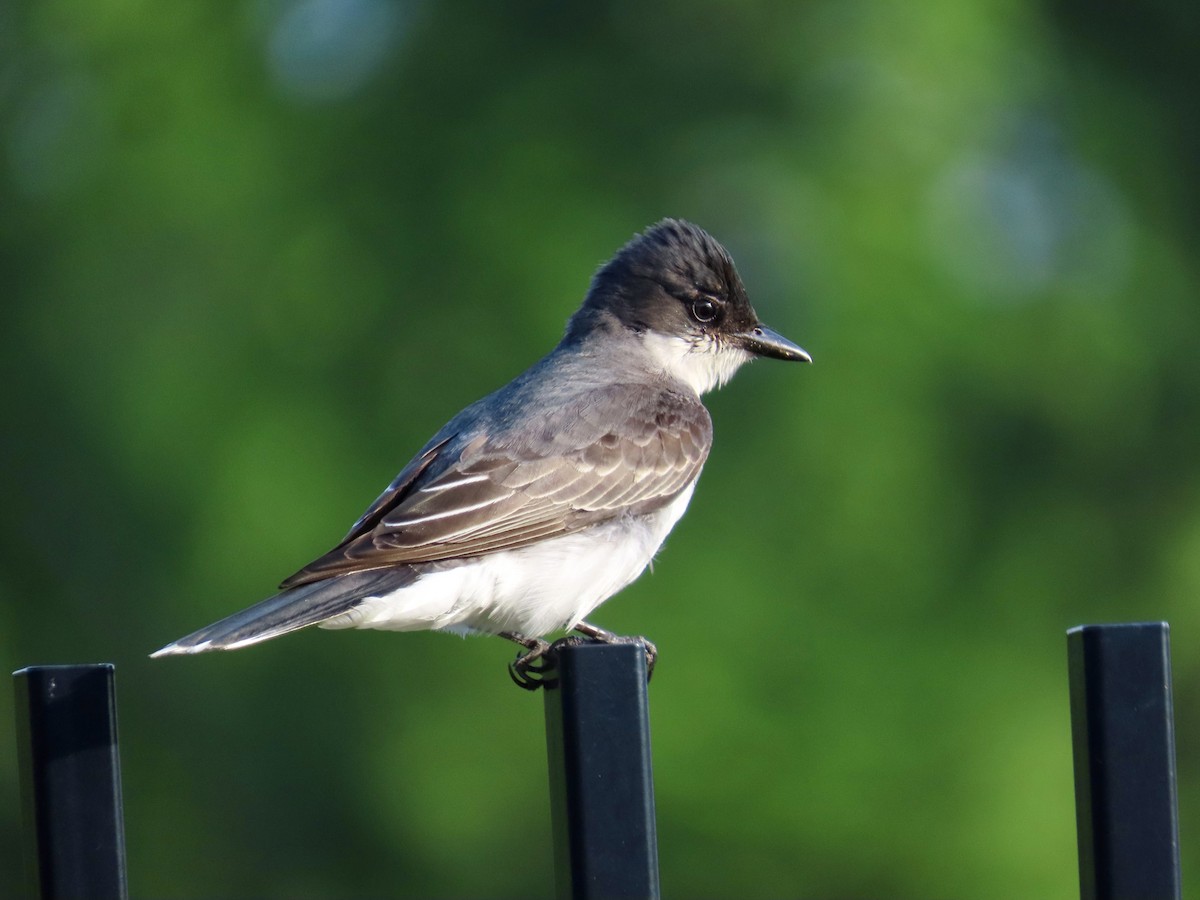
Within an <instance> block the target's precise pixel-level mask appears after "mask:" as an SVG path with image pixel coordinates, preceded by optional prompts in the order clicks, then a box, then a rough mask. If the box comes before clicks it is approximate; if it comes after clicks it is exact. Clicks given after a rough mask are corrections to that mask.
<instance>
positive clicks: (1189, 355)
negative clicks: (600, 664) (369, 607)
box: [0, 0, 1200, 898]
mask: <svg viewBox="0 0 1200 900" xmlns="http://www.w3.org/2000/svg"><path fill="white" fill-rule="evenodd" d="M1198 43H1200V7H1198V6H1197V5H1196V4H1182V3H1168V2H1165V0H1150V2H1145V3H1139V4H1117V3H1116V2H1113V0H1110V2H1108V3H1103V4H1100V5H1098V6H1097V5H1093V4H1084V3H1082V2H1079V0H1060V2H1051V3H1034V2H1030V0H978V2H968V3H963V2H960V0H934V2H930V3H925V4H895V3H885V2H880V0H856V2H841V0H822V2H810V3H804V4H778V3H767V2H747V0H737V2H732V0H727V2H722V0H703V2H691V3H682V2H665V3H654V4H645V3H639V2H630V0H608V2H599V3H592V4H588V5H587V6H586V7H585V6H583V5H572V4H562V3H549V2H510V3H503V4H500V3H484V2H476V3H464V2H440V3H439V2H432V0H426V2H390V0H259V2H241V3H230V2H214V3H207V4H191V3H183V4H163V3H149V2H120V3H118V2H111V0H93V2H91V3H81V2H68V0H39V2H36V3H34V2H27V3H17V4H16V5H13V4H8V5H7V6H5V7H4V8H3V9H2V10H0V291H2V296H0V379H2V383H3V386H4V387H3V391H2V392H0V396H2V397H3V401H2V402H3V406H2V407H0V414H2V415H3V422H4V426H3V440H2V441H0V464H2V465H3V470H4V473H5V478H6V481H7V485H8V486H7V488H6V489H5V493H4V503H3V506H2V512H0V529H2V532H0V538H2V539H0V560H2V569H0V661H2V662H3V663H4V665H5V666H6V667H7V670H11V669H15V668H18V667H20V666H23V665H28V664H36V663H66V662H91V661H112V662H115V663H116V664H117V667H118V692H119V699H120V716H121V721H120V724H121V740H122V747H121V751H122V757H123V764H124V779H125V804H126V805H125V811H126V827H127V833H128V841H129V867H130V879H131V885H132V890H133V894H134V895H135V896H139V897H226V896H228V897H233V896H238V897H251V896H253V897H289V898H290V897H314V898H315V897H361V896H382V895H393V896H438V897H468V896H477V897H483V896H497V897H523V898H530V897H547V896H550V895H551V893H552V887H551V886H552V874H551V852H550V847H549V826H548V803H547V787H546V771H545V768H546V764H545V749H544V736H543V720H542V704H541V699H540V698H539V697H537V696H531V695H528V694H526V693H524V692H522V691H519V690H517V689H516V688H514V687H513V686H512V685H511V684H510V683H509V680H508V677H507V675H506V674H505V671H504V667H505V665H506V663H507V662H508V660H509V659H510V658H511V657H512V653H513V651H512V648H511V647H509V646H508V645H507V644H504V643H502V642H500V641H497V640H492V639H474V640H469V641H465V642H464V641H459V640H457V639H454V638H451V637H447V636H443V635H430V634H409V635H397V634H386V633H363V632H354V633H346V632H338V633H327V632H320V631H317V630H310V631H307V632H303V633H300V634H295V635H291V636H289V637H287V638H284V639H282V640H279V641H276V642H272V643H269V644H265V645H262V646H259V647H255V648H253V649H250V650H245V651H241V652H237V653H231V654H219V655H211V656H204V657H197V658H187V659H165V660H156V661H150V660H148V659H147V658H146V654H147V653H149V652H150V651H151V650H154V649H155V648H157V647H159V646H161V645H162V644H164V643H166V642H167V641H169V640H171V639H174V638H176V637H179V636H180V635H182V634H183V633H185V632H187V631H190V630H192V629H193V628H195V627H198V626H200V625H203V624H206V623H208V622H209V621H211V620H213V619H216V618H218V617H220V616H222V615H224V614H226V613H229V612H232V611H234V610H236V609H239V608H241V607H243V606H246V605H248V604H249V603H251V602H253V601H255V600H258V599H260V598H261V597H264V596H266V595H267V594H268V593H270V591H271V589H272V587H273V586H274V584H275V583H276V582H277V581H278V580H279V579H280V578H281V577H282V576H284V575H287V574H289V573H290V572H292V571H293V570H295V569H296V568H298V567H299V566H300V565H302V564H304V563H306V562H308V561H309V560H310V559H311V558H312V557H314V556H316V555H317V554H319V553H321V552H323V551H324V550H326V549H328V547H329V546H331V545H332V544H333V543H334V542H335V541H336V540H337V539H339V538H340V537H341V535H342V534H343V532H344V531H345V529H346V528H347V527H348V526H349V524H350V523H351V522H352V521H353V520H354V519H355V518H356V517H357V516H358V514H359V513H360V512H361V511H362V510H363V509H364V508H365V507H366V505H367V504H368V503H369V502H370V501H371V500H372V499H374V497H375V496H376V494H377V493H378V492H379V491H380V490H381V489H382V488H383V486H384V485H385V484H387V482H388V481H389V480H390V479H391V477H392V476H393V475H394V474H395V473H396V471H398V470H399V468H400V467H401V466H402V465H403V464H404V463H405V462H406V461H407V460H408V458H409V457H410V455H411V454H412V453H413V452H415V451H416V450H417V449H418V448H419V447H420V446H421V444H422V443H423V442H424V441H425V440H426V439H427V438H428V437H429V435H430V434H431V433H432V432H433V431H434V430H436V429H437V428H438V427H440V426H441V424H442V423H443V422H444V421H445V420H446V419H447V418H448V417H449V416H450V415H451V414H452V413H454V412H455V411H457V410H458V409H459V408H460V407H462V406H463V405H465V404H466V403H468V402H469V401H472V400H474V399H476V398H477V397H479V396H481V395H482V394H484V393H486V392H487V391H490V390H491V389H493V388H495V387H497V386H499V385H501V384H503V383H504V382H505V381H507V380H508V379H509V378H511V377H512V376H513V375H515V374H516V373H517V372H519V371H520V370H522V369H523V368H525V367H526V366H527V365H528V364H529V363H531V362H532V361H533V360H534V359H536V358H537V357H539V356H540V355H541V354H543V353H544V352H545V351H547V350H548V349H549V348H550V347H551V346H552V345H553V344H554V343H555V342H556V340H557V339H558V337H559V335H560V334H561V330H562V326H563V323H564V322H565V320H566V318H567V316H568V315H569V314H570V313H571V312H572V311H573V309H574V308H575V306H576V304H577V303H578V301H579V300H580V298H581V297H582V295H583V292H584V290H585V289H586V287H587V283H588V279H589V276H590V274H591V273H592V271H594V269H595V267H596V266H597V265H598V264H599V263H601V262H602V261H603V260H605V259H606V258H607V257H608V256H609V255H610V254H611V253H612V252H613V251H614V250H615V249H616V248H617V247H618V246H620V245H621V244H622V243H623V242H624V241H625V240H627V239H628V238H629V237H630V235H631V234H633V233H634V232H635V231H638V230H640V229H642V228H643V227H645V226H646V225H648V224H650V223H652V222H654V221H656V220H657V219H659V218H661V217H662V216H665V215H673V216H682V217H685V218H689V219H692V220H694V221H696V222H698V223H699V224H701V225H703V226H704V227H706V228H707V229H709V230H710V231H711V232H712V233H713V234H714V235H716V236H717V237H718V238H719V239H721V240H722V241H723V242H724V243H726V245H727V246H728V247H729V248H730V250H731V251H732V253H733V255H734V257H735V259H737V261H738V263H739V267H740V269H741V272H742V275H743V278H744V280H745V281H746V284H747V286H748V288H749V290H750V294H751V297H752V298H753V299H754V301H755V303H756V304H757V307H758V310H759V312H760V313H761V314H762V316H763V318H764V320H765V321H766V322H767V323H768V324H770V325H772V326H773V327H775V328H776V329H778V330H779V331H781V332H783V333H784V334H786V335H788V336H789V337H792V338H793V339H795V340H796V341H798V342H799V343H801V344H802V345H803V346H805V347H807V348H808V349H809V350H810V351H811V352H812V354H813V356H814V357H815V359H816V364H815V365H813V366H812V367H805V368H801V367H793V366H784V365H781V364H771V363H760V364H758V365H756V366H753V367H752V368H751V369H750V370H748V371H745V372H743V373H742V374H741V375H740V376H739V377H738V378H737V379H736V380H735V382H734V383H733V384H732V385H731V386H730V387H728V388H726V389H725V390H724V391H723V392H721V393H720V394H717V395H714V396H712V397H711V399H710V403H709V405H710V408H711V409H712V412H713V418H714V421H715V428H716V445H715V448H714V450H713V453H712V456H711V458H710V461H709V463H708V465H707V468H706V471H705V474H704V477H703V479H702V480H701V485H700V489H699V490H698V491H697V494H696V497H695V499H694V500H693V502H692V506H691V510H690V512H689V514H688V516H687V517H685V519H684V520H683V521H682V522H681V524H680V525H679V527H678V528H677V529H676V530H675V532H674V534H673V535H672V536H671V539H670V541H669V542H668V546H667V547H666V549H665V551H664V552H663V554H662V555H661V557H660V560H659V562H658V565H657V569H656V571H655V572H654V574H653V575H648V576H646V577H644V578H643V579H642V580H641V581H639V582H638V583H637V584H636V585H634V586H633V587H631V588H630V589H628V590H626V591H625V592H624V593H623V594H621V595H620V596H619V597H618V598H616V599H614V600H613V601H611V602H610V603H609V604H608V605H607V606H605V607H604V608H603V609H602V610H601V611H600V613H599V614H598V615H596V616H595V617H594V619H595V621H597V622H598V623H599V624H602V625H603V626H605V627H607V628H611V629H614V630H617V631H622V632H632V633H644V634H647V635H649V636H651V637H652V638H653V639H654V640H655V641H657V643H658V646H659V648H660V649H661V651H662V658H661V664H660V667H659V671H658V674H657V676H656V678H655V681H654V684H653V685H652V687H651V707H652V716H653V729H654V754H655V756H654V760H655V770H656V780H657V797H658V826H659V841H660V847H661V861H662V879H663V886H664V891H665V893H666V894H667V895H668V896H674V897H746V898H778V897H785V896H797V897H821V898H873V897H884V896H886V897H894V898H958V897H983V898H988V897H995V898H1014V897H1060V898H1065V897H1071V896H1074V895H1076V891H1077V876H1076V863H1075V832H1074V813H1073V799H1072V781H1071V760H1070V729H1069V720H1068V708H1067V692H1066V672H1065V640H1064V629H1066V628H1067V627H1069V626H1071V625H1074V624H1078V623H1081V622H1100V621H1120V620H1146V619H1160V618H1162V619H1168V620H1170V621H1171V623H1172V625H1173V626H1174V631H1173V634H1174V638H1175V647H1174V650H1175V659H1174V662H1175V675H1176V701H1177V718H1178V728H1179V736H1178V739H1179V747H1180V779H1181V783H1180V790H1181V805H1182V829H1183V838H1184V848H1185V849H1184V854H1185V877H1187V876H1188V875H1192V876H1194V877H1193V884H1194V881H1195V877H1200V876H1198V872H1200V870H1198V869H1197V854H1196V851H1195V850H1194V849H1193V848H1194V846H1195V844H1194V841H1190V840H1189V838H1190V837H1194V836H1195V835H1196V834H1197V833H1198V831H1200V766H1198V764H1197V761H1196V760H1197V755H1196V752H1195V750H1196V748H1197V746H1198V745H1200V604H1198V603H1197V600H1198V598H1200V465H1198V461H1200V460H1198V453H1197V446H1198V444H1200V366H1198V365H1197V347H1198V346H1200V303H1198V300H1197V298H1198V290H1197V289H1198V287H1200V263H1198V262H1197V255H1196V252H1195V249H1194V248H1195V246H1196V240H1197V232H1198V230H1200V228H1198V226H1200V202H1198V194H1197V181H1198V178H1200V174H1198V173H1200V170H1198V168H1197V159H1198V158H1200V127H1198V126H1200V112H1198V109H1197V106H1196V102H1195V97H1196V91H1195V88H1196V86H1197V83H1198V75H1200V71H1198V70H1200V56H1198V55H1197V54H1196V52H1195V47H1196V46H1197V44H1198ZM10 693H11V692H10V691H0V737H2V738H3V739H0V884H10V885H11V884H14V883H16V879H17V878H18V874H17V873H18V871H19V869H20V850H19V847H20V830H19V814H18V807H19V803H18V795H17V785H16V780H15V758H14V756H15V750H14V746H13V741H12V740H11V722H12V709H11V696H10Z"/></svg>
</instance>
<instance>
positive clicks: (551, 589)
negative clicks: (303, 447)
mask: <svg viewBox="0 0 1200 900" xmlns="http://www.w3.org/2000/svg"><path fill="white" fill-rule="evenodd" d="M756 356H769V357H773V358H775V359H785V360H798V361H801V362H810V361H811V360H810V357H809V355H808V354H807V353H805V352H804V350H802V349H801V348H800V347H798V346H796V345H795V344H793V343H792V342H791V341H789V340H787V339H785V338H783V337H781V336H780V335H778V334H776V333H775V332H773V331H771V330H770V329H769V328H767V327H765V326H764V325H763V324H762V323H761V322H759V320H758V316H757V315H756V314H755V312H754V309H753V307H752V306H751V305H750V300H749V298H748V297H747V296H746V289H745V288H744V287H743V286H742V280H741V278H740V277H738V273H737V270H736V269H735V268H734V265H733V260H732V259H731V258H730V256H729V253H728V251H726V250H725V248H724V247H722V246H721V245H720V244H719V243H718V242H717V241H716V240H714V239H713V238H712V237H711V236H710V235H709V234H707V233H706V232H705V231H704V230H702V229H700V228H698V227H697V226H695V225H692V224H691V223H689V222H683V221H680V220H677V219H664V220H663V221H662V222H659V223H658V224H657V225H655V226H653V227H651V228H649V229H647V230H646V232H645V233H644V234H641V235H638V236H636V237H634V238H633V240H631V241H630V242H629V243H628V244H626V245H625V246H624V247H622V248H621V249H620V250H619V251H618V252H617V254H616V256H614V257H613V258H612V259H611V260H610V261H609V262H608V263H606V264H605V265H604V266H602V267H601V268H600V270H599V271H598V272H597V273H596V275H595V276H594V278H593V279H592V284H591V288H590V290H589V291H588V293H587V296H586V297H585V298H584V301H583V305H582V306H581V307H580V308H579V310H578V311H577V312H576V313H575V314H574V315H573V316H572V317H571V319H570V320H569V321H568V322H567V328H566V333H565V334H564V335H563V338H562V340H561V341H560V342H559V344H558V346H557V347H555V348H554V350H553V351H551V353H550V354H549V355H548V356H546V357H545V358H544V359H542V360H541V361H540V362H538V363H536V364H535V365H534V366H533V367H532V368H531V369H529V370H528V371H527V372H525V373H524V374H522V375H520V376H518V377H517V378H516V379H515V380H513V381H512V382H510V383H509V384H507V385H506V386H504V387H502V388H501V389H500V390H498V391H496V392H495V393H494V394H491V395H489V396H487V397H484V398H483V399H482V400H480V401H478V402H477V403H473V404H472V405H470V406H468V407H467V408H466V409H464V410H463V411H462V412H460V413H459V414H458V415H457V416H455V417H454V418H453V419H451V420H450V422H449V423H448V424H447V425H446V426H445V427H444V428H443V429H442V430H441V431H439V432H438V433H437V434H435V435H434V436H433V438H432V439H431V440H430V441H429V443H428V444H426V445H425V446H424V448H422V450H421V452H420V453H418V454H417V456H416V458H415V459H413V461H412V462H410V463H409V464H408V465H407V466H406V467H405V468H404V471H402V472H401V473H400V474H399V475H398V476H396V479H395V481H393V482H392V483H391V484H390V485H388V488H387V490H385V491H384V492H383V494H382V495H381V496H380V497H379V499H378V500H376V501H375V502H374V503H373V504H372V505H371V507H370V508H369V509H368V510H367V511H366V512H365V513H363V515H362V518H360V519H359V520H358V521H357V522H355V523H354V527H353V528H351V529H350V533H349V534H347V535H346V537H345V538H343V539H342V542H341V543H340V544H338V545H337V546H336V547H334V548H333V549H332V550H330V551H329V552H328V553H326V554H325V555H324V556H322V557H320V558H318V559H317V560H315V561H314V562H311V563H309V564H308V565H307V566H305V567H304V568H303V569H301V570H300V571H299V572H297V573H296V574H295V575H292V576H291V577H290V578H288V579H286V580H285V581H284V582H283V583H282V584H281V585H280V588H281V593H279V594H276V595H275V596H274V597H271V598H270V599H267V600H264V601H262V602H261V603H258V604H257V605H255V606H251V607H250V608H249V609H245V610H243V611H242V612H239V613H234V614H233V615H231V616H229V617H228V618H225V619H222V620H221V621H219V622H217V623H215V624H213V625H209V626H208V627H207V628H202V629H200V630H199V631H197V632H194V633H193V634H189V635H188V636H187V637H184V638H180V639H179V640H177V641H175V642H174V643H173V644H168V645H167V646H166V647H163V648H162V649H161V650H159V651H158V652H156V653H154V654H153V655H154V656H167V655H169V654H176V653H200V652H202V651H205V650H234V649H237V648H238V647H245V646H248V645H249V644H255V643H258V642H259V641H265V640H267V639H268V638H273V637H278V636H279V635H281V634H286V633H287V632H289V631H295V630H296V629H298V628H304V627H306V626H308V625H320V626H321V627H322V628H379V629H386V630H392V631H419V630H425V629H430V630H433V631H449V632H454V633H457V634H479V633H483V634H498V635H502V636H504V637H506V638H508V639H510V640H513V641H515V642H517V643H518V644H521V645H522V646H523V647H525V648H526V649H527V650H528V651H529V652H527V653H525V654H524V655H523V656H522V657H521V659H519V660H518V661H517V662H516V663H514V667H515V668H514V669H513V672H514V677H515V678H516V679H517V680H518V683H522V684H523V686H526V687H530V686H533V687H536V682H534V681H531V680H530V679H529V677H528V674H527V673H528V671H530V670H531V664H532V663H533V662H534V661H535V660H536V659H537V658H538V657H539V656H541V654H542V653H544V652H545V651H546V649H547V648H548V646H549V645H548V644H546V642H545V641H543V640H540V638H542V637H543V636H545V635H547V634H550V633H551V632H555V631H578V632H580V633H582V634H586V635H588V636H590V637H592V638H595V639H600V640H613V639H615V636H614V635H612V634H610V633H609V632H606V631H604V630H603V629H600V628H596V627H595V626H592V625H589V624H588V623H587V622H585V621H584V618H585V617H586V616H587V615H588V614H589V613H591V611H592V610H594V609H595V608H596V607H597V606H599V605H600V604H601V603H603V602H604V601H605V600H607V599H608V598H609V597H611V596H612V595H613V594H615V593H616V592H617V591H619V590H620V589H621V588H623V587H625V585H627V584H629V583H630V582H631V581H633V580H634V579H635V578H637V576H638V575H640V574H641V572H642V570H643V569H645V568H646V566H647V565H648V564H649V563H650V560H651V559H652V558H653V556H654V554H655V553H656V552H657V551H658V549H659V547H660V546H661V545H662V543H663V541H664V539H665V538H666V536H667V533H668V532H669V531H670V530H671V528H672V526H674V524H675V523H676V522H677V521H678V520H679V517H680V516H682V515H683V511H684V509H685V508H686V507H687V503H688V500H690V499H691V496H692V490H693V489H694V488H695V486H696V479H697V478H698V477H699V475H700V469H701V468H702V467H703V466H704V460H705V459H706V458H707V456H708V450H709V447H710V445H711V444H712V420H711V419H710V418H709V415H708V410H706V409H705V408H704V405H703V404H702V403H701V402H700V395H701V394H703V393H704V392H705V391H708V390H711V389H713V388H714V387H717V386H719V385H721V384H723V383H725V382H726V381H728V380H729V378H730V377H732V375H733V373H734V372H736V371H737V370H738V368H739V367H740V366H742V365H743V364H744V363H747V362H749V361H750V360H752V359H754V358H755V357H756ZM648 646H649V648H650V649H649V651H648V652H650V653H651V661H653V645H648ZM532 670H533V671H537V667H536V666H532Z"/></svg>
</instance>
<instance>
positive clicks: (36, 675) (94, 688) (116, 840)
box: [13, 664, 128, 900]
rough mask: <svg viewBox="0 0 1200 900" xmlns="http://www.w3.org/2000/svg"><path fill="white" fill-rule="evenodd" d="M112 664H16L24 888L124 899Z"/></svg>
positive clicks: (56, 898)
mask: <svg viewBox="0 0 1200 900" xmlns="http://www.w3.org/2000/svg"><path fill="white" fill-rule="evenodd" d="M113 674H114V670H113V666H112V665H109V664H99V665H83V666H30V667H29V668H25V669H21V670H19V671H17V672H14V673H13V677H14V679H15V682H16V693H17V705H16V711H17V754H18V763H19V766H20V778H21V806H22V810H23V813H24V827H25V835H26V845H27V846H26V869H27V871H28V880H29V890H30V892H31V894H32V896H34V897H38V898H41V900H60V898H61V900H67V898H70V900H90V898H96V900H100V898H104V900H113V898H118V900H124V898H126V897H128V887H127V885H126V880H125V828H124V820H123V816H122V809H121V765H120V757H119V755H118V753H117V705H116V692H115V688H114V683H113Z"/></svg>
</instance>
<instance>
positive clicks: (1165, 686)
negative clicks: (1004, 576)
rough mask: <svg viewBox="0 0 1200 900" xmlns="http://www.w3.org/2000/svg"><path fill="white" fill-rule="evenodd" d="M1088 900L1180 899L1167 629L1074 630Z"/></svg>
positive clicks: (1083, 883)
mask: <svg viewBox="0 0 1200 900" xmlns="http://www.w3.org/2000/svg"><path fill="white" fill-rule="evenodd" d="M1067 655H1068V664H1069V669H1070V683H1071V732H1072V738H1073V742H1074V748H1075V752H1074V756H1075V815H1076V823H1077V826H1078V830H1079V885H1080V895H1081V897H1082V898H1083V900H1110V898H1111V900H1152V898H1153V900H1159V898H1161V900H1177V898H1179V897H1180V895H1181V882H1180V870H1179V816H1178V803H1177V799H1176V788H1175V725H1174V713H1173V709H1172V701H1171V645H1170V634H1169V629H1168V626H1167V623H1166V622H1142V623H1129V624H1121V625H1080V626H1079V627H1077V628H1072V629H1071V630H1070V631H1068V632H1067Z"/></svg>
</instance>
